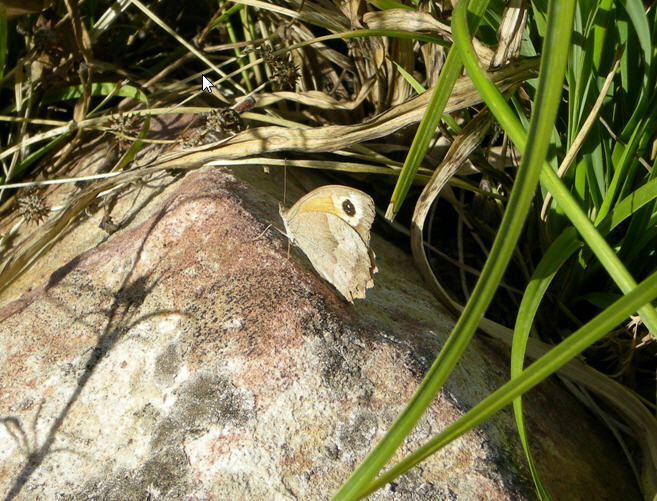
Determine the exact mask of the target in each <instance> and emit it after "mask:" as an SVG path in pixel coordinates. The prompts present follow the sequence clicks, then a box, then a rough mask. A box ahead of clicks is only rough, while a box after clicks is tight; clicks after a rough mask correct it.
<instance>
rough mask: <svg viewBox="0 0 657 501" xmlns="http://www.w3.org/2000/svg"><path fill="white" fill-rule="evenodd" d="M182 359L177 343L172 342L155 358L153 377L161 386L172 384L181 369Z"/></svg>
mask: <svg viewBox="0 0 657 501" xmlns="http://www.w3.org/2000/svg"><path fill="white" fill-rule="evenodd" d="M181 364H182V359H181V356H180V353H179V352H178V347H177V346H176V345H175V344H170V345H169V346H167V348H166V349H165V350H164V352H162V353H160V354H159V355H158V356H157V358H156V359H155V369H154V371H153V379H154V380H155V384H157V385H158V386H159V387H160V388H166V387H167V386H171V385H172V384H173V382H174V380H175V378H176V374H178V371H179V370H180V365H181Z"/></svg>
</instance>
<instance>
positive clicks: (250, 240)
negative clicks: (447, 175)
mask: <svg viewBox="0 0 657 501" xmlns="http://www.w3.org/2000/svg"><path fill="white" fill-rule="evenodd" d="M244 172H245V173H247V174H248V175H249V176H250V177H251V178H253V179H255V178H257V177H258V176H257V175H255V174H254V173H253V171H248V170H244ZM253 186H255V185H250V186H249V185H246V184H244V183H243V182H242V181H239V180H238V179H236V178H235V177H233V175H232V174H231V173H230V172H228V171H225V172H220V171H218V170H213V171H208V170H204V171H199V172H194V173H191V174H188V175H187V176H186V178H185V179H184V180H183V181H182V182H181V183H179V184H178V185H176V186H175V187H173V188H172V190H171V191H170V198H168V200H166V201H165V202H162V203H160V204H159V205H157V204H153V203H151V204H150V205H146V206H147V207H151V208H150V209H142V214H141V216H140V217H138V218H135V221H134V222H133V223H132V224H131V225H130V226H128V227H127V228H126V229H124V230H122V231H119V232H118V233H116V234H114V235H112V236H111V237H110V238H109V239H108V241H106V242H104V243H103V244H101V245H99V246H97V247H95V248H92V249H90V250H88V251H87V252H84V253H82V254H80V255H79V256H77V257H75V258H74V259H72V260H71V261H70V262H68V263H67V264H65V265H64V266H62V267H60V268H59V269H57V270H56V271H55V272H53V273H52V274H50V275H49V276H48V277H47V278H46V279H44V281H43V283H42V284H41V285H39V286H36V287H34V288H33V289H32V290H31V291H29V292H27V293H25V294H24V295H23V296H22V297H20V298H19V299H17V300H15V301H13V302H11V303H8V304H6V305H5V306H4V307H3V308H2V309H1V310H0V319H1V323H0V371H1V372H0V419H1V421H0V423H1V424H0V495H2V496H3V497H4V498H5V499H22V500H50V499H52V500H55V499H61V500H65V499H76V500H77V499H99V500H114V499H116V500H145V499H150V500H156V499H161V500H178V499H180V500H204V499H207V500H210V499H212V500H215V499H216V500H224V499H230V500H233V499H262V500H265V499H266V500H269V499H327V498H328V497H330V495H331V493H332V492H334V491H335V489H337V487H338V486H339V485H340V484H341V482H343V481H344V480H345V479H346V478H347V476H348V475H349V473H350V472H351V471H352V470H353V469H354V467H355V466H356V465H357V463H358V462H359V461H360V460H361V459H362V458H363V457H364V456H365V454H366V453H367V452H368V451H369V450H370V448H371V447H372V446H373V444H374V443H375V442H376V440H377V439H378V438H379V437H380V436H381V435H382V433H383V432H384V431H385V429H386V427H387V426H388V425H389V424H390V423H391V421H392V420H393V419H394V418H395V416H396V415H397V414H398V412H399V411H400V410H401V409H402V407H403V406H404V404H405V402H406V401H407V400H408V398H409V397H410V396H411V395H412V393H413V391H414V390H415V389H416V387H417V385H418V383H419V381H420V379H421V377H422V375H423V374H424V372H425V371H426V369H427V368H428V367H429V365H430V364H431V361H432V360H433V358H434V357H435V355H436V354H437V352H438V350H439V349H440V347H441V345H442V343H443V342H444V340H445V339H446V337H447V335H448V334H449V330H450V328H451V326H452V320H451V319H450V318H449V317H448V316H447V315H446V314H444V313H443V311H442V310H441V309H440V308H439V307H438V306H437V304H436V302H435V301H434V300H433V298H432V297H431V296H430V295H429V294H428V292H427V291H426V290H425V288H424V287H423V286H422V284H421V281H420V280H419V278H418V277H417V276H416V274H415V272H414V271H413V266H412V264H411V262H410V259H409V258H408V257H407V256H406V255H404V254H403V253H401V252H400V251H399V250H397V249H395V248H394V247H392V246H391V245H389V244H387V243H386V242H385V241H382V240H381V239H377V238H376V237H375V238H374V243H373V247H374V249H375V251H376V254H377V256H378V266H379V268H380V272H379V274H377V275H376V276H375V283H376V285H375V287H374V289H371V290H370V291H368V294H367V299H366V300H364V301H357V302H356V304H355V305H354V306H351V305H349V304H347V303H345V302H344V301H343V300H341V299H340V298H339V297H337V295H336V294H335V292H334V291H332V290H331V288H330V287H329V286H328V285H327V284H325V283H323V282H322V281H321V280H320V279H319V278H317V276H316V275H315V274H314V273H313V271H312V270H310V269H309V268H308V266H307V264H306V261H305V259H303V258H302V257H300V256H299V254H298V253H297V252H296V251H293V252H292V254H291V256H290V258H289V259H288V257H287V255H286V249H287V245H286V242H285V240H284V237H283V236H281V235H280V234H279V232H278V231H276V230H275V229H274V228H270V229H267V225H268V224H269V223H273V224H274V225H277V226H280V220H279V219H278V217H277V201H276V200H275V199H274V198H273V197H271V196H268V195H266V191H267V190H269V191H270V193H271V192H273V191H275V190H277V189H278V186H280V185H277V186H276V187H275V188H272V187H271V186H270V187H269V188H254V187H253ZM174 190H175V191H174ZM292 198H293V197H292ZM144 210H150V211H151V213H150V215H149V214H148V213H146V214H144V213H143V211H144ZM51 253H54V254H53V255H57V247H55V248H54V249H53V250H52V251H51ZM502 353H503V350H502V349H501V348H500V347H499V346H498V345H496V344H493V343H492V342H489V341H486V340H484V339H481V338H475V339H474V340H473V343H472V346H471V347H470V348H469V349H468V350H467V351H466V353H465V355H464V357H463V359H462V360H461V362H460V363H459V365H458V366H457V368H456V370H455V371H454V373H453V375H452V376H451V377H450V379H449V381H448V383H447V385H446V386H445V388H444V389H443V391H442V392H441V393H440V394H439V396H438V398H437V399H436V401H435V402H434V403H433V405H432V406H431V408H430V410H429V412H428V413H427V415H426V416H425V417H424V418H423V419H422V420H421V422H420V423H419V425H418V426H417V428H416V430H415V431H414V432H413V434H412V435H411V436H410V438H409V440H408V441H407V442H406V443H405V444H404V445H403V447H402V450H401V451H400V453H399V454H398V455H397V459H399V458H401V457H402V454H407V453H408V452H409V451H411V450H412V449H413V448H415V447H417V446H418V445H420V444H422V443H423V442H424V441H426V440H427V439H428V438H430V437H431V436H432V435H434V434H436V433H437V432H439V431H440V430H442V429H444V428H445V427H446V426H447V425H448V424H450V423H451V422H453V421H454V420H455V419H457V418H458V417H459V416H461V415H462V414H463V413H464V412H465V411H467V409H469V408H470V407H472V406H473V405H474V404H476V403H477V402H478V401H479V400H481V399H482V398H483V397H484V396H486V395H487V394H488V393H489V392H490V391H492V390H493V389H495V388H497V387H498V386H500V385H501V384H502V383H503V382H504V381H505V380H506V379H507V377H508V376H507V374H508V368H507V363H506V360H505V357H504V356H503V355H502ZM526 410H527V414H528V424H529V428H530V431H532V434H531V436H532V447H533V452H534V454H535V457H536V460H537V463H538V466H539V469H540V470H541V472H542V474H543V477H544V480H545V482H546V484H547V486H548V487H549V488H550V490H551V493H552V494H553V497H554V499H570V500H572V499H633V498H637V497H638V493H637V491H636V490H635V487H634V484H633V479H632V477H631V474H630V472H629V469H627V468H623V467H622V465H619V460H618V456H619V452H618V450H616V448H615V447H614V446H613V445H610V444H612V443H613V442H612V439H611V438H610V437H609V435H608V434H607V433H606V432H605V431H604V430H603V429H601V427H600V426H599V425H598V424H597V422H596V420H595V418H594V417H592V416H589V415H588V414H587V413H586V411H583V410H582V409H580V407H579V405H578V403H577V402H576V401H575V400H574V399H573V398H572V397H571V396H570V395H569V394H568V393H567V392H566V391H565V390H563V389H562V388H561V387H560V386H559V385H557V384H555V383H553V382H547V383H544V384H543V385H541V386H540V387H539V388H538V389H537V390H534V391H533V392H531V393H530V394H529V396H528V398H526ZM533 497H534V493H533V487H532V485H531V482H530V480H529V475H528V473H527V470H526V467H525V466H524V461H523V457H522V453H521V451H520V448H519V445H518V440H517V437H516V432H515V428H514V424H513V420H512V417H511V415H510V413H508V412H504V413H499V414H498V415H496V416H495V417H494V418H492V419H490V420H489V421H488V422H487V423H486V424H485V425H484V426H482V427H480V428H478V429H477V430H475V431H473V432H470V433H468V434H466V435H465V436H463V437H461V438H460V439H458V440H456V441H455V442H453V443H452V444H450V445H449V446H447V447H446V448H444V449H443V450H442V451H440V452H439V453H438V454H436V455H434V456H433V457H431V458H430V459H429V460H428V461H426V462H425V463H422V464H421V465H420V466H419V467H417V468H415V469H414V470H412V471H411V472H410V473H409V474H407V475H406V476H404V477H402V478H401V479H399V480H398V481H397V482H396V483H395V484H393V485H390V486H388V487H387V488H386V489H384V490H381V491H379V492H377V493H376V494H374V495H373V496H372V499H404V500H405V499H418V500H420V499H422V500H425V499H495V500H497V499H531V498H533Z"/></svg>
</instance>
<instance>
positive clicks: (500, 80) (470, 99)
mask: <svg viewBox="0 0 657 501" xmlns="http://www.w3.org/2000/svg"><path fill="white" fill-rule="evenodd" d="M536 63H537V61H536V60H524V61H521V62H519V63H516V64H513V65H509V66H508V67H506V68H504V69H502V70H499V71H497V72H494V73H491V75H490V76H491V78H492V80H493V81H494V82H495V83H496V85H497V86H498V88H499V89H500V91H502V92H505V91H507V90H508V89H510V88H511V87H513V86H515V85H517V84H518V83H520V82H523V81H524V80H526V79H527V78H531V76H532V75H533V74H534V70H535V68H536ZM429 98H430V93H429V92H425V93H424V94H421V95H420V96H417V97H415V98H414V99H411V100H409V101H407V102H405V103H403V104H400V105H398V106H395V107H393V108H391V109H389V110H388V111H386V112H384V113H381V114H380V115H377V116H376V117H374V118H372V119H371V120H368V121H366V122H363V123H359V124H353V125H328V126H325V127H313V128H304V129H289V128H285V127H259V128H256V129H249V130H246V131H244V132H241V133H239V134H236V135H235V136H233V137H232V138H230V139H229V140H228V141H226V142H225V143H224V144H223V145H221V146H219V147H215V148H211V146H209V147H208V148H211V149H205V150H204V151H198V152H194V153H175V154H170V155H168V156H165V157H164V158H162V160H161V161H160V162H159V164H158V165H160V166H163V167H174V166H178V165H200V164H204V163H206V162H210V161H213V160H220V159H224V158H226V159H235V158H241V157H245V156H249V155H258V154H262V153H272V152H276V151H286V150H287V151H289V150H301V151H305V152H323V151H335V150H338V149H344V148H347V147H349V146H352V145H356V144H359V143H362V142H365V141H370V140H373V139H378V138H381V137H384V136H389V135H390V134H393V133H394V132H396V131H398V130H400V129H402V128H404V127H408V126H410V125H413V124H417V123H418V122H419V121H420V120H421V119H422V116H423V115H424V112H425V110H426V107H427V103H428V101H429ZM480 102H481V97H480V96H479V93H478V92H477V91H476V90H475V89H474V87H473V86H472V82H471V81H470V79H469V78H467V77H462V78H460V79H459V80H457V82H456V85H455V86H454V90H453V93H452V95H451V97H450V99H449V101H448V103H447V106H446V107H445V113H451V112H454V111H456V110H460V109H463V108H467V107H470V106H473V105H475V104H479V103H480Z"/></svg>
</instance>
